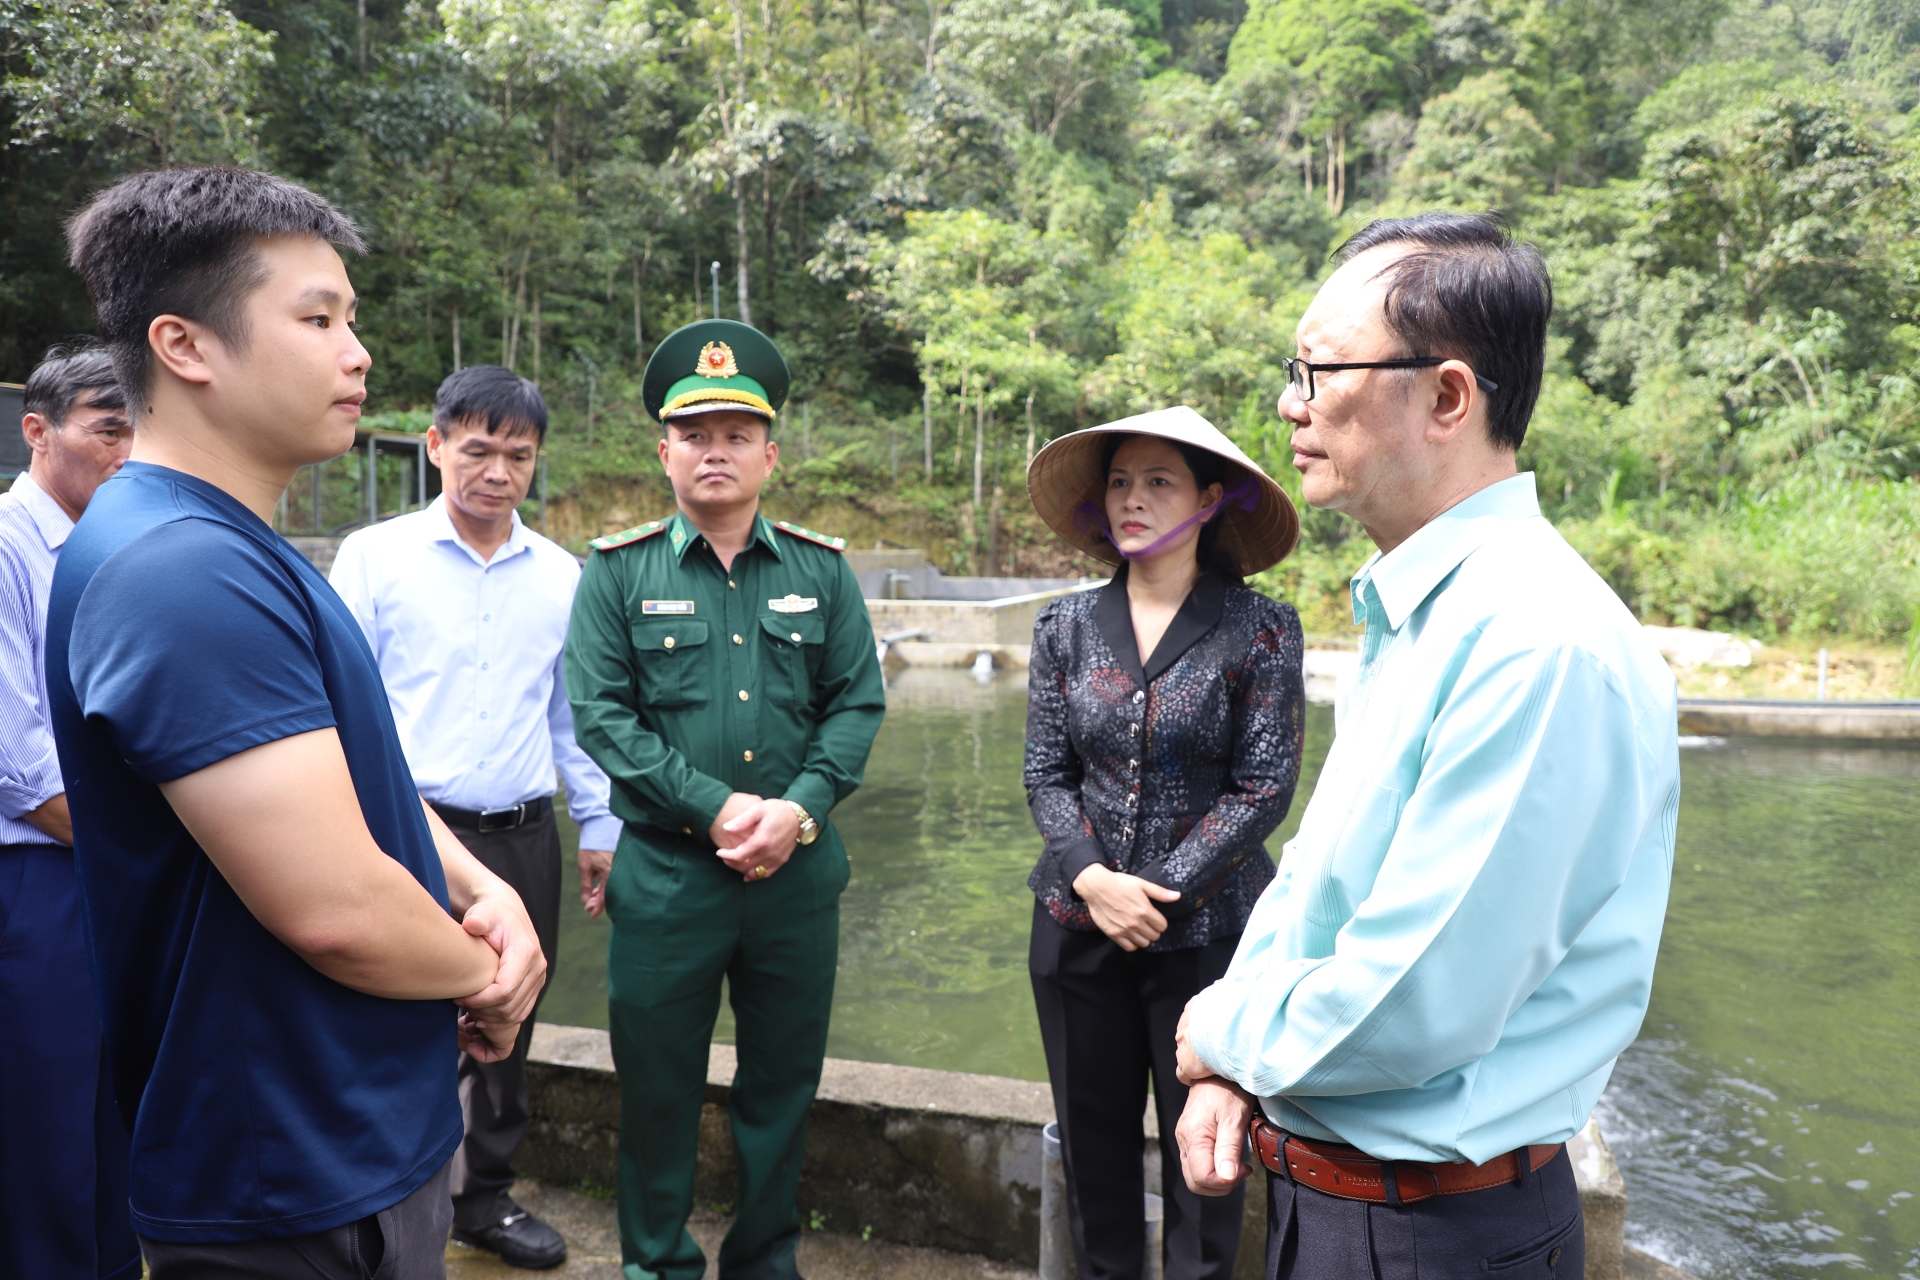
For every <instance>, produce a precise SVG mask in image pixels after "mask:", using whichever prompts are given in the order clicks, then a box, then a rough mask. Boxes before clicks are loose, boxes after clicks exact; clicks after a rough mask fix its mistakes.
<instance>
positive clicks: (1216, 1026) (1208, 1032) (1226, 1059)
mask: <svg viewBox="0 0 1920 1280" xmlns="http://www.w3.org/2000/svg"><path fill="white" fill-rule="evenodd" d="M1226 994H1227V992H1226V990H1225V984H1224V983H1222V982H1215V983H1213V984H1212V985H1211V986H1205V987H1202V988H1200V990H1199V992H1198V993H1196V994H1195V995H1194V997H1193V998H1192V999H1191V1000H1189V1001H1188V1002H1187V1039H1188V1041H1189V1042H1190V1043H1192V1045H1193V1052H1194V1054H1195V1055H1196V1056H1198V1057H1199V1059H1200V1061H1202V1062H1204V1063H1205V1064H1206V1065H1207V1066H1208V1067H1210V1068H1212V1069H1213V1071H1214V1072H1215V1074H1217V1075H1220V1076H1222V1077H1224V1078H1225V1079H1228V1080H1233V1081H1234V1082H1235V1083H1236V1084H1237V1083H1239V1081H1238V1078H1237V1076H1236V1071H1237V1065H1236V1064H1235V1062H1234V1060H1233V1055H1232V1054H1230V1053H1228V1052H1227V1050H1226V1046H1225V1045H1224V1044H1223V1043H1221V1036H1220V1034H1219V1032H1220V1031H1221V1029H1222V1027H1221V1024H1222V1023H1223V1022H1224V1021H1225V1020H1224V1019H1223V1018H1221V1017H1220V1016H1219V1014H1218V1011H1217V1010H1215V1009H1214V1008H1213V1005H1214V1003H1215V1002H1216V1001H1217V1000H1218V999H1219V998H1220V997H1222V996H1224V995H1226ZM1242 1087H1244V1086H1242Z"/></svg>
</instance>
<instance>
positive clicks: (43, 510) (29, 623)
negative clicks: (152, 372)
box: [0, 472, 73, 844]
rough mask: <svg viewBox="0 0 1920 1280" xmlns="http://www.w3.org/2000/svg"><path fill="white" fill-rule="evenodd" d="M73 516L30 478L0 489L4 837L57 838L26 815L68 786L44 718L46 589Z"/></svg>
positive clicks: (0, 824) (16, 840)
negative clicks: (62, 774) (33, 822)
mask: <svg viewBox="0 0 1920 1280" xmlns="http://www.w3.org/2000/svg"><path fill="white" fill-rule="evenodd" d="M72 532H73V521H71V520H69V519H67V513H66V512H64V511H62V510H61V509H60V504H59V503H57V502H55V501H54V500H53V498H52V497H51V496H50V495H49V494H48V493H47V492H46V491H45V490H44V489H42V488H41V487H40V486H39V485H37V484H35V483H34V482H33V477H32V476H30V475H27V474H25V473H24V472H23V473H21V474H20V475H19V476H17V477H15V479H14V482H13V487H12V488H10V489H8V490H7V491H6V492H5V493H0V844H53V843H54V839H53V837H52V836H49V835H48V834H47V833H46V832H44V831H42V830H40V828H38V827H36V826H34V825H33V824H32V823H30V822H26V821H23V820H22V818H21V815H22V814H28V813H32V812H33V811H34V810H35V809H38V808H39V807H40V806H41V805H43V804H45V803H46V802H47V801H49V800H51V799H53V798H54V797H55V796H57V795H59V794H60V793H61V792H63V791H65V790H66V789H67V788H66V785H65V784H64V783H62V782H61V780H60V761H59V759H58V758H57V757H56V756H55V755H54V752H53V730H52V729H51V728H50V727H49V726H48V724H47V655H46V643H47V592H48V590H50V589H51V588H52V586H53V566H54V565H55V563H57V562H58V561H59V559H60V548H61V547H63V546H65V545H66V542H67V535H68V534H70V533H72Z"/></svg>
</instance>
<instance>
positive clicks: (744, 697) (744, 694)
mask: <svg viewBox="0 0 1920 1280" xmlns="http://www.w3.org/2000/svg"><path fill="white" fill-rule="evenodd" d="M746 700H747V691H746V690H745V689H742V690H741V691H740V701H742V702H745V701H746Z"/></svg>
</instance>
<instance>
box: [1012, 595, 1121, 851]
mask: <svg viewBox="0 0 1920 1280" xmlns="http://www.w3.org/2000/svg"><path fill="white" fill-rule="evenodd" d="M1060 631H1061V624H1060V621H1059V619H1058V618H1057V617H1056V616H1054V615H1051V614H1044V613H1043V614H1042V615H1041V617H1040V619H1039V620H1038V621H1037V622H1036V623H1035V624H1034V629H1033V656H1032V658H1031V659H1030V665H1029V666H1028V670H1027V754H1026V762H1025V764H1024V766H1023V769H1022V773H1023V780H1024V781H1025V783H1026V787H1027V808H1028V809H1029V810H1030V811H1031V812H1032V814H1033V825H1034V826H1035V827H1037V828H1039V830H1040V838H1041V839H1042V840H1044V841H1046V854H1045V856H1046V857H1048V858H1052V859H1054V860H1055V861H1057V862H1058V863H1059V864H1060V876H1061V879H1062V880H1064V881H1065V882H1066V883H1067V884H1072V883H1073V882H1074V881H1075V879H1077V878H1078V877H1079V875H1080V873H1081V872H1083V871H1085V870H1086V869H1087V868H1088V867H1092V866H1098V865H1104V863H1105V862H1106V853H1105V851H1104V850H1102V849H1101V847H1100V841H1099V838H1098V837H1096V836H1095V835H1094V834H1093V823H1092V822H1091V821H1090V820H1089V819H1088V818H1087V813H1086V810H1085V809H1084V808H1083V807H1082V806H1081V802H1080V785H1081V783H1083V782H1084V781H1085V780H1086V776H1087V770H1086V765H1085V764H1084V763H1083V762H1082V761H1081V759H1080V752H1079V750H1078V749H1077V748H1075V746H1074V745H1073V734H1072V730H1071V725H1070V719H1069V711H1068V706H1067V660H1066V658H1065V657H1064V656H1063V655H1062V654H1061V653H1060V652H1059V651H1058V650H1059V646H1060V638H1061V637H1060Z"/></svg>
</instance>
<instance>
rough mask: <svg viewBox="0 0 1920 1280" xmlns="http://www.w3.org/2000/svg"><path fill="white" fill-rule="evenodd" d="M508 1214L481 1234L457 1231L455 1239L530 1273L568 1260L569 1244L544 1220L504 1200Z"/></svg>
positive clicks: (457, 1228)
mask: <svg viewBox="0 0 1920 1280" xmlns="http://www.w3.org/2000/svg"><path fill="white" fill-rule="evenodd" d="M501 1207H502V1209H504V1210H505V1212H504V1213H503V1214H502V1215H501V1217H499V1218H498V1219H496V1220H495V1221H493V1222H489V1223H488V1224H487V1225H486V1226H484V1227H481V1228H480V1229H479V1230H478V1231H463V1230H461V1229H460V1228H459V1227H457V1226H456V1227H455V1228H454V1229H453V1238H454V1239H455V1240H458V1241H459V1242H460V1243H461V1244H470V1245H472V1246H473V1247H474V1248H476V1249H485V1250H487V1251H488V1252H489V1253H497V1254H499V1255H500V1261H502V1262H504V1263H506V1264H507V1265H508V1266H510V1267H524V1268H525V1269H526V1270H528V1271H547V1270H550V1269H552V1268H554V1267H557V1266H559V1265H560V1264H561V1263H563V1262H565V1261H566V1260H567V1242H566V1241H565V1240H562V1239H561V1238H560V1233H559V1232H558V1231H555V1230H554V1229H553V1228H552V1227H550V1226H548V1225H547V1224H546V1223H544V1222H542V1221H540V1219H538V1218H536V1217H534V1216H533V1215H532V1214H530V1213H528V1212H527V1211H526V1210H525V1209H522V1208H521V1207H520V1206H519V1205H517V1204H515V1203H514V1202H513V1201H511V1200H503V1201H501Z"/></svg>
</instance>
